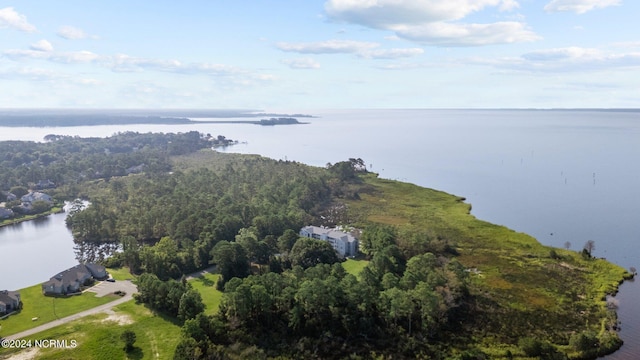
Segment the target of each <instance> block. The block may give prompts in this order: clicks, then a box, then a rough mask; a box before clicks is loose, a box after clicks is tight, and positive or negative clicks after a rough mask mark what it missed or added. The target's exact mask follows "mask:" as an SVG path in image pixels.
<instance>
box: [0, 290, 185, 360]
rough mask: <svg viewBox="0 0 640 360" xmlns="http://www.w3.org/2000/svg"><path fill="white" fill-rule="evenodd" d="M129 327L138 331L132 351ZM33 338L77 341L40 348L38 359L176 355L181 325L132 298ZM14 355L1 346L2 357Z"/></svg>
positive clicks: (146, 357)
mask: <svg viewBox="0 0 640 360" xmlns="http://www.w3.org/2000/svg"><path fill="white" fill-rule="evenodd" d="M125 330H131V331H133V332H134V333H135V334H136V342H135V343H134V349H133V350H132V351H131V352H130V353H128V354H127V353H126V352H125V351H124V350H123V345H124V343H123V342H122V340H121V339H120V336H121V334H122V332H124V331H125ZM33 339H55V340H67V344H72V341H75V343H76V344H77V346H75V347H71V346H70V348H62V349H60V348H58V349H56V348H49V349H38V359H96V360H102V359H104V360H110V359H172V358H173V353H174V351H175V347H176V346H177V344H178V342H179V341H180V325H178V324H177V323H176V322H174V321H172V320H170V319H167V318H165V317H163V316H161V315H158V314H154V313H153V312H152V311H150V310H149V309H147V308H146V307H145V306H144V305H140V304H136V303H135V302H134V301H129V302H127V303H125V304H122V305H119V306H117V307H115V308H114V309H113V312H111V313H100V314H97V315H92V316H88V317H85V318H82V319H78V320H76V321H73V322H70V323H68V324H65V325H61V326H58V327H55V328H53V329H50V330H47V331H44V332H42V333H39V334H38V335H37V336H36V337H33ZM13 355H15V351H9V350H5V351H2V350H0V359H3V358H4V357H3V356H8V357H7V358H11V356H13Z"/></svg>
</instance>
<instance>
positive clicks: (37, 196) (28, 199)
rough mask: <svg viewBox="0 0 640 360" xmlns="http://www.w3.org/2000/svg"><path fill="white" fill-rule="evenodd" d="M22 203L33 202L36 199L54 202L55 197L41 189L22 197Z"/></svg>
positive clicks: (49, 202)
mask: <svg viewBox="0 0 640 360" xmlns="http://www.w3.org/2000/svg"><path fill="white" fill-rule="evenodd" d="M20 200H21V201H22V203H23V204H24V203H33V202H36V201H44V202H46V203H48V204H53V198H52V197H51V196H49V195H47V194H45V193H43V192H40V191H30V192H29V193H28V194H26V195H24V196H23V197H21V198H20Z"/></svg>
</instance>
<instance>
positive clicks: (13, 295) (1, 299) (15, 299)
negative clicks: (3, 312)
mask: <svg viewBox="0 0 640 360" xmlns="http://www.w3.org/2000/svg"><path fill="white" fill-rule="evenodd" d="M0 303H3V304H5V305H7V304H11V305H13V304H18V303H20V293H19V292H17V291H8V290H2V291H0Z"/></svg>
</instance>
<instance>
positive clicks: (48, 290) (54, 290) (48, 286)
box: [42, 264, 107, 295]
mask: <svg viewBox="0 0 640 360" xmlns="http://www.w3.org/2000/svg"><path fill="white" fill-rule="evenodd" d="M105 278H107V271H106V269H105V267H104V266H102V265H98V264H79V265H76V266H74V267H72V268H70V269H67V270H64V271H62V272H60V273H58V274H56V275H55V276H53V277H52V278H51V279H49V281H47V282H45V283H43V284H42V292H43V293H44V294H45V295H67V294H73V293H77V292H79V291H80V289H81V287H82V286H85V285H89V284H90V283H91V282H92V281H93V280H94V279H98V280H102V279H105Z"/></svg>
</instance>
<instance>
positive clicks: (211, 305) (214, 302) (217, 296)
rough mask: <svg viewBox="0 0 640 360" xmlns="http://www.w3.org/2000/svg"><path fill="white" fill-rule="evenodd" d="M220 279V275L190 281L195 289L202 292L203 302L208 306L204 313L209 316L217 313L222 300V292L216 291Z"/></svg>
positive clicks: (206, 275) (208, 275) (207, 275)
mask: <svg viewBox="0 0 640 360" xmlns="http://www.w3.org/2000/svg"><path fill="white" fill-rule="evenodd" d="M219 278H220V274H205V275H204V276H203V277H200V278H195V279H192V280H189V283H191V285H192V286H193V288H194V289H196V290H198V292H200V295H201V296H202V302H203V303H204V305H205V306H206V308H205V310H204V312H205V314H207V315H213V314H215V313H217V312H218V307H219V306H220V300H222V291H219V290H218V289H216V283H217V282H218V279H219Z"/></svg>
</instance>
